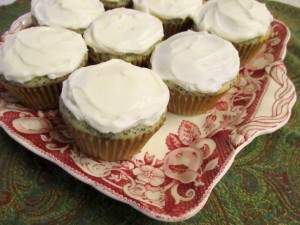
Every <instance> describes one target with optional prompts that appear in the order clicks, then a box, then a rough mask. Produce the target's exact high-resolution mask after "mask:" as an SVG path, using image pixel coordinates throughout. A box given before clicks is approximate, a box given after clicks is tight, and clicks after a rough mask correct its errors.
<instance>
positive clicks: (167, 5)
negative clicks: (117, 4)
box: [133, 0, 202, 19]
mask: <svg viewBox="0 0 300 225" xmlns="http://www.w3.org/2000/svg"><path fill="white" fill-rule="evenodd" d="M133 5H134V8H135V9H137V10H140V11H143V12H147V13H150V14H152V15H154V16H157V17H158V18H162V19H176V18H180V19H185V18H187V17H192V16H193V15H194V13H195V12H196V11H197V10H198V9H199V8H200V7H201V5H202V0H133Z"/></svg>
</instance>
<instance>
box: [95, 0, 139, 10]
mask: <svg viewBox="0 0 300 225" xmlns="http://www.w3.org/2000/svg"><path fill="white" fill-rule="evenodd" d="M101 2H102V3H103V5H104V9H105V10H111V9H115V8H121V7H124V8H132V6H133V3H132V1H131V0H123V1H119V2H108V1H101Z"/></svg>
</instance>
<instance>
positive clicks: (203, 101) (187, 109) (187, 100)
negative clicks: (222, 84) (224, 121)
mask: <svg viewBox="0 0 300 225" xmlns="http://www.w3.org/2000/svg"><path fill="white" fill-rule="evenodd" d="M223 95H224V93H222V94H219V95H203V96H201V95H196V94H195V95H193V94H190V95H187V94H182V93H180V92H178V91H173V90H170V101H169V104H168V111H169V112H172V113H175V114H178V115H182V116H193V115H199V114H202V113H204V112H206V111H207V110H209V109H211V108H212V107H213V106H214V105H215V103H216V102H218V100H219V99H220V98H221V97H222V96H223Z"/></svg>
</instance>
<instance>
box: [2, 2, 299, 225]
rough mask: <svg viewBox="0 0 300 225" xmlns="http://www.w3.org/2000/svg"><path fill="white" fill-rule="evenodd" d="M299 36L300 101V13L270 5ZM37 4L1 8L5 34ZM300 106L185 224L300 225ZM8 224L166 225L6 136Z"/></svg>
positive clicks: (294, 43) (293, 72) (242, 158)
mask: <svg viewBox="0 0 300 225" xmlns="http://www.w3.org/2000/svg"><path fill="white" fill-rule="evenodd" d="M267 5H268V8H269V9H270V10H271V11H272V13H273V15H274V16H275V17H276V18H278V19H280V20H282V21H284V22H285V23H286V24H287V25H288V26H289V28H290V30H291V32H292V38H291V40H290V42H289V45H288V52H287V56H286V59H285V64H286V66H287V68H288V74H289V76H290V78H291V80H292V81H293V82H294V83H295V85H296V89H297V94H298V98H300V29H299V26H300V9H296V8H293V7H291V6H287V5H283V4H280V3H274V2H268V3H267ZM29 8H30V1H28V0H18V1H17V2H16V3H14V4H13V5H11V6H6V7H0V34H2V33H3V32H4V31H5V30H7V29H8V27H9V24H10V23H11V22H12V21H13V20H14V19H15V18H17V17H18V16H19V15H21V14H22V13H25V12H27V11H29ZM299 109H300V103H299V101H298V102H297V103H296V105H295V107H294V109H293V113H292V116H291V119H290V121H289V123H288V124H287V125H286V126H285V127H283V128H282V129H280V130H279V131H277V132H274V133H272V134H268V135H263V136H260V137H259V138H256V139H255V140H254V141H253V142H252V143H251V144H250V145H249V146H247V147H246V148H245V149H243V150H242V151H241V152H240V153H239V154H238V156H237V158H236V160H235V162H234V163H233V165H232V167H231V168H230V169H229V171H228V172H227V174H226V175H225V176H224V177H223V179H222V180H221V181H220V182H219V183H218V184H217V186H216V187H215V189H214V190H213V192H212V194H211V196H210V198H209V200H208V202H207V204H206V205H205V207H204V208H203V209H202V210H201V211H200V212H199V213H198V214H196V215H195V216H194V217H192V218H191V219H189V220H186V221H184V222H180V223H177V224H186V225H191V224H299V223H300V188H299V187H300V175H299V174H300V110H299ZM0 224H124V225H125V224H128V225H132V224H150V225H151V224H165V223H163V222H159V221H155V220H153V219H151V218H149V217H147V216H145V215H143V214H141V213H139V212H138V211H136V210H135V209H133V208H132V207H130V206H128V205H126V204H123V203H121V202H118V201H115V200H112V199H111V198H109V197H106V196H105V195H103V194H101V193H99V192H98V191H96V190H94V189H93V188H92V187H90V186H88V185H86V184H83V183H81V182H79V181H77V180H76V179H75V178H73V177H71V176H70V175H68V174H67V173H66V172H64V171H63V170H62V169H60V168H59V167H58V166H56V165H54V164H52V163H50V162H48V161H47V160H44V159H42V158H40V157H38V156H36V155H34V154H33V153H31V152H29V151H28V150H26V149H25V148H24V147H22V146H20V145H19V144H18V143H16V142H15V141H14V140H13V139H11V138H10V137H9V136H8V135H7V134H6V133H5V132H4V131H3V130H2V129H0Z"/></svg>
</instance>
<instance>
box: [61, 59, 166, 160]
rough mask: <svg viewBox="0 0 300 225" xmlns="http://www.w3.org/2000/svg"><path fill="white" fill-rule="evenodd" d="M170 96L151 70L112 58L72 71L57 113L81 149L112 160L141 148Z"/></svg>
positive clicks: (162, 117) (161, 119) (156, 126)
mask: <svg viewBox="0 0 300 225" xmlns="http://www.w3.org/2000/svg"><path fill="white" fill-rule="evenodd" d="M168 100H169V91H168V88H167V86H166V85H165V84H164V82H163V81H162V80H161V79H160V77H159V76H158V75H156V74H155V73H154V72H153V71H151V70H149V69H146V68H140V67H137V66H134V65H132V64H130V63H126V62H124V61H122V60H119V59H113V60H110V61H108V62H105V63H101V64H97V65H93V66H89V67H85V68H81V69H78V70H76V71H75V72H74V73H72V74H71V76H70V77H69V78H68V80H66V81H65V82H64V84H63V90H62V94H61V101H60V112H61V115H62V117H63V119H64V121H65V122H66V124H67V125H68V127H69V128H70V131H71V133H72V134H73V136H74V140H75V143H76V144H77V146H78V147H79V149H80V150H81V151H82V152H84V153H85V154H87V155H88V156H90V157H94V158H98V159H103V160H108V161H116V160H123V159H129V158H130V157H132V155H134V154H135V153H136V152H138V151H140V149H141V148H142V147H143V146H144V145H145V144H146V142H147V141H148V140H149V139H150V138H151V136H152V135H153V134H154V133H155V132H156V131H157V130H158V129H159V128H160V127H161V126H162V125H163V122H164V120H165V112H166V108H167V104H168Z"/></svg>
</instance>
